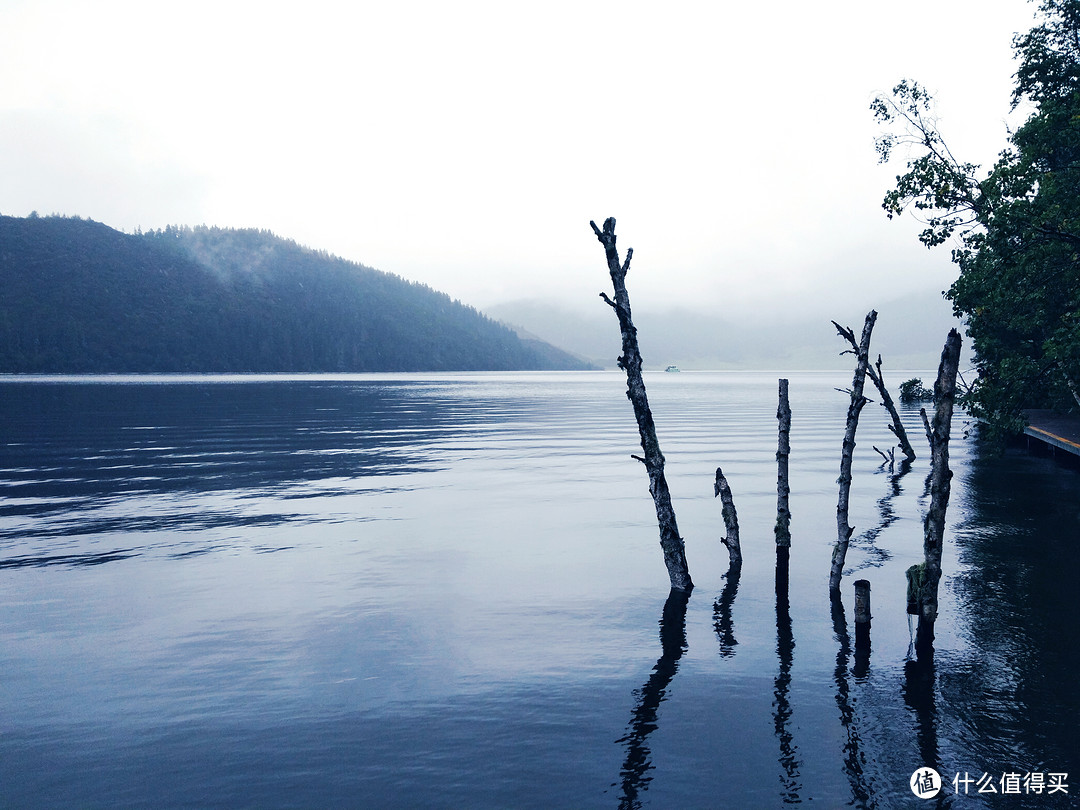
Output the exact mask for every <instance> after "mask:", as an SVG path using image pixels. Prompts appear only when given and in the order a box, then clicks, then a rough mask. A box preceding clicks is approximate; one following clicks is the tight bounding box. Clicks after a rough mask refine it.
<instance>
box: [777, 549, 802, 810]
mask: <svg viewBox="0 0 1080 810" xmlns="http://www.w3.org/2000/svg"><path fill="white" fill-rule="evenodd" d="M789 551H790V549H789V548H788V547H786V546H779V547H777V549H776V656H777V658H778V659H779V660H780V668H779V671H778V672H777V674H776V680H775V681H773V726H774V728H775V730H776V738H777V740H779V742H780V757H779V761H780V769H781V771H782V772H783V775H782V776H781V777H780V782H781V784H782V789H781V794H780V795H781V796H782V797H783V800H784V804H799V803H801V802H802V799H801V797H800V792H801V791H802V778H801V776H800V774H799V768H800V766H801V765H802V761H801V760H800V759H799V748H798V746H797V745H795V738H794V735H792V733H791V700H790V697H789V695H790V692H791V665H792V663H793V662H794V660H795V635H794V633H793V632H792V630H791V612H790V610H789V609H788V566H789Z"/></svg>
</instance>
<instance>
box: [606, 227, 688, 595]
mask: <svg viewBox="0 0 1080 810" xmlns="http://www.w3.org/2000/svg"><path fill="white" fill-rule="evenodd" d="M589 225H591V226H592V229H593V232H594V233H595V234H596V238H597V239H599V240H600V244H602V245H603V246H604V254H605V255H606V257H607V265H608V272H609V273H610V275H611V283H612V285H613V287H614V291H615V300H612V299H611V298H609V297H608V296H607V294H606V293H600V297H601V298H603V299H604V301H606V302H607V304H608V305H609V306H610V307H611V308H612V309H614V310H615V314H616V316H617V317H618V319H619V330H620V331H621V332H622V356H620V357H619V368H621V369H622V370H623V371H625V372H626V397H627V399H629V400H630V402H631V404H632V405H633V406H634V417H635V419H636V420H637V425H638V433H639V434H640V436H641V449H642V452H643V455H644V458H640V457H638V456H634V458H636V459H638V461H641V462H642V463H643V464H644V465H645V471H646V472H647V473H648V476H649V492H650V493H651V494H652V497H653V503H654V504H655V505H656V520H657V523H658V524H659V526H660V548H661V549H662V550H663V552H664V564H665V565H666V566H667V571H668V578H669V579H670V580H671V587H672V588H673V589H675V590H678V591H690V590H692V589H693V587H694V583H693V581H692V580H691V579H690V571H689V568H688V567H687V564H686V547H685V544H684V543H683V539H682V537H681V536H680V535H679V527H678V525H677V524H676V522H675V509H674V508H673V507H672V505H671V493H670V491H669V490H668V483H667V478H666V477H665V475H664V454H663V453H661V452H660V442H659V441H658V440H657V438H656V425H655V424H654V422H653V415H652V410H651V409H650V408H649V398H648V396H647V395H646V393H645V380H644V379H643V378H642V375H641V368H642V360H641V352H640V351H639V349H638V340H637V327H635V326H634V322H633V319H632V318H631V314H630V296H629V294H628V293H627V291H626V272H627V270H629V269H630V259H631V258H632V257H633V255H634V250H633V248H628V249H627V251H626V261H625V262H620V261H619V252H618V250H617V249H616V246H615V218H614V217H608V218H607V219H606V220H605V221H604V228H603V230H601V229H600V228H597V227H596V223H595V222H590V223H589Z"/></svg>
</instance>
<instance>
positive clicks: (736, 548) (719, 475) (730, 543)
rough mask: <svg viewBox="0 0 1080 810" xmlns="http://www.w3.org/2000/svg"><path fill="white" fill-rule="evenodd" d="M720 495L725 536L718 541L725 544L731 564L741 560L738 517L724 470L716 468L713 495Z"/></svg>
mask: <svg viewBox="0 0 1080 810" xmlns="http://www.w3.org/2000/svg"><path fill="white" fill-rule="evenodd" d="M716 496H720V504H721V512H722V514H723V517H724V528H726V529H727V536H726V537H724V539H722V540H721V541H720V542H721V543H723V544H724V545H725V546H727V550H728V561H729V562H730V564H731V565H736V564H738V563H741V562H742V546H741V545H740V543H739V517H738V515H737V514H736V513H735V500H734V499H733V498H732V497H731V487H729V486H728V482H727V478H725V477H724V471H723V470H721V469H720V468H719V467H717V468H716V482H715V483H714V484H713V497H714V498H715V497H716Z"/></svg>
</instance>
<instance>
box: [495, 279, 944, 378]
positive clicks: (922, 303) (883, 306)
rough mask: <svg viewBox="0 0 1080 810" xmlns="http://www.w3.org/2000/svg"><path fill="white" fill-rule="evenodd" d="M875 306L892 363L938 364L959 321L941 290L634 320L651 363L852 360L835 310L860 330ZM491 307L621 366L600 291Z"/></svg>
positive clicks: (800, 365) (832, 363)
mask: <svg viewBox="0 0 1080 810" xmlns="http://www.w3.org/2000/svg"><path fill="white" fill-rule="evenodd" d="M589 303H592V302H591V301H590V302H589ZM872 308H873V309H876V310H877V311H878V320H877V325H876V326H875V328H874V335H873V341H872V344H871V353H872V354H873V356H874V357H875V358H876V357H877V355H878V354H879V353H880V354H881V355H882V358H883V364H884V368H885V369H886V372H888V371H889V370H890V369H894V370H902V369H903V370H923V371H933V370H935V369H936V368H937V364H938V360H939V359H940V356H941V348H942V346H943V345H944V343H945V337H946V335H948V333H949V329H950V328H952V327H954V326H958V325H959V322H958V321H957V320H956V319H955V318H953V316H952V310H951V306H950V304H949V302H948V301H945V300H944V299H943V298H942V296H941V294H940V293H939V292H937V291H934V290H930V291H927V292H926V293H920V294H915V295H909V296H906V297H904V298H898V299H891V300H883V301H867V302H865V303H863V304H858V303H855V304H852V303H847V304H843V305H841V304H839V303H838V304H837V306H836V308H835V309H833V310H832V311H820V312H817V311H807V310H805V309H804V310H801V311H800V312H799V313H798V314H797V315H794V316H793V315H791V314H781V313H779V312H771V311H769V310H767V309H764V308H763V309H759V310H754V311H751V312H738V311H736V312H731V311H727V312H725V311H723V310H720V311H716V312H712V311H705V310H703V309H689V308H684V309H676V310H650V309H648V308H647V302H646V303H645V304H638V306H636V307H635V312H634V323H635V325H636V326H637V327H638V340H639V341H640V343H641V353H642V356H643V357H644V360H645V366H646V368H648V369H653V370H656V369H662V368H664V367H666V366H668V365H677V366H678V367H679V368H681V369H684V370H690V369H776V370H785V369H790V370H799V369H822V370H828V369H847V368H849V367H851V357H850V356H844V357H841V356H840V352H841V351H843V350H844V348H845V346H846V344H845V343H844V342H843V341H842V340H841V339H840V338H839V337H838V336H837V334H836V329H835V328H834V327H833V325H832V323H831V320H832V319H835V320H837V322H839V323H840V324H842V325H844V326H850V327H852V328H853V329H854V330H855V332H856V334H858V333H859V332H860V331H861V330H862V323H863V319H864V318H865V317H866V313H867V312H868V311H869V310H870V309H872ZM486 312H487V313H488V314H489V315H491V316H492V317H494V318H498V319H499V320H501V321H503V322H504V323H507V324H512V325H514V326H515V327H517V328H521V329H527V330H528V331H529V332H531V333H533V334H535V335H537V336H538V337H540V338H542V339H544V340H547V341H550V342H551V343H553V344H555V345H556V346H558V347H559V348H561V349H565V350H567V351H570V352H573V353H575V354H578V355H580V356H582V357H587V358H589V360H591V361H592V362H593V363H596V364H597V365H600V366H602V367H606V368H612V367H614V366H615V360H616V358H617V357H618V356H619V354H620V352H621V343H620V336H619V327H618V324H617V323H616V321H615V318H614V316H613V315H612V313H611V311H610V309H609V308H608V307H607V306H606V305H604V303H603V302H601V301H599V300H597V301H596V302H595V304H594V305H593V307H592V308H591V309H588V310H586V309H584V307H582V308H572V307H567V306H565V305H563V304H560V303H556V302H546V301H538V300H521V301H514V302H509V303H505V304H498V305H495V306H491V307H487V308H486Z"/></svg>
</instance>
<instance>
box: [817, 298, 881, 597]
mask: <svg viewBox="0 0 1080 810" xmlns="http://www.w3.org/2000/svg"><path fill="white" fill-rule="evenodd" d="M876 320H877V312H875V311H874V310H870V312H869V313H867V316H866V322H865V323H864V324H863V331H862V338H861V340H860V341H859V343H858V345H857V348H856V350H855V355H856V363H855V376H854V377H853V378H852V381H851V391H849V392H848V393H850V395H851V404H850V405H848V413H847V427H846V429H845V430H844V445H843V449H842V451H841V453H840V477H839V478H838V479H837V483H838V484H839V485H840V495H839V498H838V499H837V503H836V545H835V546H833V555H832V567H831V569H830V571H829V590H830V591H832V592H833V593H837V592H839V590H840V579H841V578H842V576H843V574H844V561H845V560H846V559H847V550H848V542H849V541H850V540H851V534H852V532H854V531H855V530H854V529H853V528H852V527H851V526H849V525H848V501H849V498H850V496H851V459H852V455H853V454H854V452H855V429H856V428H857V427H858V425H859V413H860V412H861V411H862V409H863V406H864V405H865V404H866V403H867V402H869V400H868V399H867V398H866V397H864V396H863V386H864V384H865V382H866V369H867V366H868V365H869V362H870V361H869V355H870V334H871V332H873V330H874V322H875V321H876ZM833 325H834V326H836V328H837V329H838V330H840V334H841V335H843V336H844V337H847V334H846V333H845V331H844V330H843V329H842V328H841V327H840V326H839V325H837V324H836V322H835V321H833ZM847 332H849V333H850V332H851V330H850V329H849V330H847ZM852 340H854V333H852Z"/></svg>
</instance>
